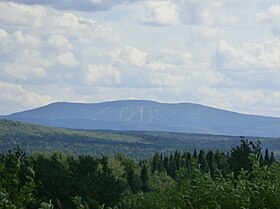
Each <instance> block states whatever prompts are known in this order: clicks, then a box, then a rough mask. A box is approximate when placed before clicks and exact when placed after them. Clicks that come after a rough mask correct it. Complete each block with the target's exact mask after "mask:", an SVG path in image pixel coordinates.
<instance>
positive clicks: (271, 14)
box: [256, 4, 280, 23]
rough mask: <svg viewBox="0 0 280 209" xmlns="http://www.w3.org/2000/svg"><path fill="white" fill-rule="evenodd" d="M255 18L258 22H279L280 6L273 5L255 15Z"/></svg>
mask: <svg viewBox="0 0 280 209" xmlns="http://www.w3.org/2000/svg"><path fill="white" fill-rule="evenodd" d="M256 17H257V18H259V19H260V20H264V21H269V22H277V23H279V21H280V4H273V5H271V6H270V7H268V8H267V9H266V10H265V11H263V12H259V13H257V14H256Z"/></svg>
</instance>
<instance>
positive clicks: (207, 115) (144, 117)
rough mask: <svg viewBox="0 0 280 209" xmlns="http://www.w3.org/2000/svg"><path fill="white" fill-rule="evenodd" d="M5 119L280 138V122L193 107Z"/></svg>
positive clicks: (137, 104)
mask: <svg viewBox="0 0 280 209" xmlns="http://www.w3.org/2000/svg"><path fill="white" fill-rule="evenodd" d="M1 118H3V119H9V120H14V121H23V122H29V123H33V124H40V125H46V126H53V127H64V128H74V129H101V130H135V131H169V132H185V133H207V134H224V135H236V136H239V135H244V136H260V137H265V136H267V137H278V136H280V118H275V117H266V116H257V115H246V114H240V113H235V112H230V111H226V110H221V109H216V108H212V107H207V106H203V105H199V104H193V103H178V104H168V103H158V102H152V101H143V100H124V101H113V102H103V103H94V104H82V103H65V102H59V103H52V104H49V105H46V106H43V107H39V108H36V109H32V110H27V111H24V112H19V113H14V114H11V115H7V116H1Z"/></svg>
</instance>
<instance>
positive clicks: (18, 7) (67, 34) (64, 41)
mask: <svg viewBox="0 0 280 209" xmlns="http://www.w3.org/2000/svg"><path fill="white" fill-rule="evenodd" d="M0 10H1V11H2V10H3V13H1V14H0V37H1V38H0V55H1V60H0V66H1V69H2V70H1V71H2V73H1V74H2V76H1V77H2V79H4V80H5V81H6V82H9V81H13V82H17V83H18V84H23V83H25V84H26V83H28V82H30V83H34V82H35V83H36V82H37V83H39V82H50V81H51V82H56V81H59V82H62V83H65V82H72V81H73V78H79V77H83V75H80V74H79V72H78V71H72V72H71V73H70V74H69V72H67V71H66V70H67V69H69V68H70V69H74V68H76V67H78V65H80V64H81V62H80V60H79V59H82V60H88V61H91V60H94V59H95V60H96V58H95V55H96V54H93V53H92V52H95V48H96V47H99V48H104V50H106V45H109V44H111V43H113V42H115V41H116V40H117V38H116V37H117V36H116V35H115V33H114V31H112V30H111V29H110V28H109V27H106V26H103V25H102V24H100V23H98V22H96V21H94V20H92V19H87V18H84V17H80V16H77V15H74V14H72V13H69V12H60V11H57V10H54V9H52V8H48V7H43V6H40V5H32V6H30V5H22V4H16V3H11V2H0ZM6 15H7V16H10V17H12V18H10V19H9V18H7V17H6ZM34 21H35V22H34ZM83 66H87V63H84V62H83V63H82V66H81V67H83ZM85 68H86V67H85ZM81 72H83V71H81ZM62 77H65V79H62ZM73 82H75V81H73Z"/></svg>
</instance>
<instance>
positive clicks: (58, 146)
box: [0, 120, 280, 160]
mask: <svg viewBox="0 0 280 209" xmlns="http://www.w3.org/2000/svg"><path fill="white" fill-rule="evenodd" d="M246 139H248V140H250V141H254V142H256V141H261V143H262V146H263V147H264V148H268V149H269V150H271V151H273V152H274V154H275V157H276V158H278V156H279V153H280V140H279V138H258V137H246ZM239 141H240V138H239V136H225V135H209V134H190V133H174V132H143V131H142V132H133V131H109V130H103V131H101V130H95V131H93V130H73V129H63V128H51V127H45V126H39V125H32V124H28V123H22V122H13V121H8V120H0V151H1V152H2V153H7V152H8V150H11V149H13V148H14V147H16V146H17V145H18V146H20V147H21V148H22V149H23V150H24V151H25V152H26V153H27V154H31V153H34V152H45V151H48V152H54V151H57V150H59V151H62V152H64V153H69V152H70V153H72V154H73V155H75V156H77V155H80V154H85V155H94V156H101V153H102V154H104V155H107V156H114V154H116V153H125V155H126V156H127V157H131V158H133V159H137V160H140V159H143V158H148V157H152V156H153V155H154V153H156V152H158V153H162V154H163V155H168V154H170V153H174V152H175V151H176V150H177V151H180V152H183V151H184V150H185V149H187V150H189V151H190V152H193V151H194V150H195V149H197V150H198V149H201V148H202V147H203V149H204V150H205V151H208V150H220V151H222V152H228V151H229V150H230V149H231V147H233V146H237V145H238V144H239Z"/></svg>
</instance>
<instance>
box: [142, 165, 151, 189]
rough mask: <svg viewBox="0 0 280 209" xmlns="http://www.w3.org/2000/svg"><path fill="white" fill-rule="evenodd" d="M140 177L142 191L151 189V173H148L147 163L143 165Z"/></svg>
mask: <svg viewBox="0 0 280 209" xmlns="http://www.w3.org/2000/svg"><path fill="white" fill-rule="evenodd" d="M140 179H141V181H142V191H143V192H148V191H149V188H148V181H149V175H148V170H147V168H146V165H145V164H144V165H143V167H142V170H141V175H140Z"/></svg>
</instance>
